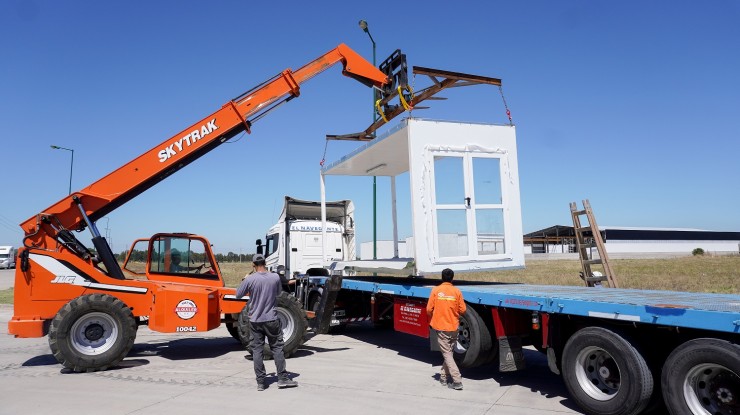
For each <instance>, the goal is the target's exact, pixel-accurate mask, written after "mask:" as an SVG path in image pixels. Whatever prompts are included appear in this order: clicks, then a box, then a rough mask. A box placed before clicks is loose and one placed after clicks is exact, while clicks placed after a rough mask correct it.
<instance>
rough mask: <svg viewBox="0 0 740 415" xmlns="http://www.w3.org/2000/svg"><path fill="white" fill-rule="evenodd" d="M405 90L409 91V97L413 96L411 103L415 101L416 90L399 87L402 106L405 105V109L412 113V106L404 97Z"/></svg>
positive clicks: (408, 87)
mask: <svg viewBox="0 0 740 415" xmlns="http://www.w3.org/2000/svg"><path fill="white" fill-rule="evenodd" d="M404 89H405V90H406V91H408V93H409V95H410V96H411V99H410V100H409V101H413V100H414V90H413V89H412V88H411V87H410V86H408V85H405V86H399V87H398V99H399V100H400V101H401V105H403V109H405V110H406V111H411V106H410V105H409V103H408V102H406V99H405V98H404V96H403V90H404Z"/></svg>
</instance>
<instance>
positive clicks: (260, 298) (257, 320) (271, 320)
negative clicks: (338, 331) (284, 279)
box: [236, 254, 298, 391]
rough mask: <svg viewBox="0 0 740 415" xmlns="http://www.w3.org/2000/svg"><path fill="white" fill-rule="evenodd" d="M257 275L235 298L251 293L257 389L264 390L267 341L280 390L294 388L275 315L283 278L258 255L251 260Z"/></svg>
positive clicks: (245, 281)
mask: <svg viewBox="0 0 740 415" xmlns="http://www.w3.org/2000/svg"><path fill="white" fill-rule="evenodd" d="M252 264H253V265H254V270H255V272H254V273H252V274H250V275H248V276H247V277H246V278H244V280H243V281H242V283H241V284H239V288H237V290H236V298H242V297H244V295H245V294H247V293H249V303H248V304H247V306H248V307H249V329H250V330H251V332H252V341H251V343H250V346H251V348H252V360H253V361H254V373H255V375H256V376H257V390H258V391H263V390H265V376H266V375H267V373H266V372H265V364H264V362H263V356H262V351H263V348H264V346H265V338H267V341H268V343H269V345H270V350H272V355H273V358H274V359H275V366H276V368H277V376H278V388H280V389H282V388H292V387H295V386H298V382H296V381H294V380H292V379H290V378H289V377H288V372H287V371H286V370H285V355H284V354H283V344H284V342H283V328H282V327H281V325H280V320H278V318H277V313H276V312H275V303H276V301H277V297H278V295H280V292H281V291H282V284H281V282H280V276H278V275H277V274H275V273H273V272H269V271H267V268H265V256H264V255H262V254H255V255H254V257H252Z"/></svg>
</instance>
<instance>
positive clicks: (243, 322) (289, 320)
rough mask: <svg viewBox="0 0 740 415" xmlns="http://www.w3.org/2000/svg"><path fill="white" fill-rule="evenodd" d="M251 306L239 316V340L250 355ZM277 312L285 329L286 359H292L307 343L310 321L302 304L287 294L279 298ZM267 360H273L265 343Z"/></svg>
mask: <svg viewBox="0 0 740 415" xmlns="http://www.w3.org/2000/svg"><path fill="white" fill-rule="evenodd" d="M248 306H249V304H247V305H246V306H244V308H243V309H242V311H241V313H240V314H239V321H238V327H239V338H240V340H241V342H242V345H244V346H245V347H246V348H247V350H248V352H249V354H252V349H251V347H250V346H249V344H250V342H251V341H252V333H251V330H249V310H248ZM275 311H276V312H277V316H278V320H280V325H281V326H282V328H283V341H284V342H285V345H284V346H283V353H284V354H285V357H286V358H287V357H290V356H291V355H292V354H293V353H295V351H296V350H298V347H300V346H301V345H302V344H303V343H305V341H306V340H305V335H306V329H307V327H308V320H307V319H306V313H305V312H304V311H303V308H301V303H300V302H299V301H298V299H297V298H295V297H294V296H292V295H288V293H286V292H281V293H280V295H278V297H277V302H276V304H275ZM263 356H264V358H265V359H272V351H271V350H270V347H269V345H268V344H267V343H265V349H264V352H263Z"/></svg>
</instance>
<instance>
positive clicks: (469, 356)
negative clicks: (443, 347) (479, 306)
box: [452, 304, 497, 368]
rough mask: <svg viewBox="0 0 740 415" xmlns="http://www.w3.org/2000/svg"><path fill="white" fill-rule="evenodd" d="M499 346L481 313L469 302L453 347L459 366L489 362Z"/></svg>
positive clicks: (474, 365) (473, 365) (464, 366)
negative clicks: (494, 342)
mask: <svg viewBox="0 0 740 415" xmlns="http://www.w3.org/2000/svg"><path fill="white" fill-rule="evenodd" d="M496 349H497V348H495V347H494V344H493V342H492V340H491V332H490V331H489V330H488V327H487V326H486V323H485V322H484V321H483V319H482V318H481V317H480V315H479V314H478V313H477V312H476V311H475V310H474V309H473V307H471V306H470V305H469V304H468V307H467V311H466V312H465V314H462V315H461V316H460V325H459V326H458V329H457V343H456V344H455V347H454V348H453V349H452V351H453V356H454V357H455V362H456V363H457V366H458V367H461V368H468V367H476V366H480V365H482V364H484V363H486V362H488V361H489V360H490V358H491V354H495V353H496V351H497V350H496Z"/></svg>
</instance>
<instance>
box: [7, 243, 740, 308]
mask: <svg viewBox="0 0 740 415" xmlns="http://www.w3.org/2000/svg"><path fill="white" fill-rule="evenodd" d="M611 264H612V268H613V269H614V272H615V273H616V275H617V281H618V283H619V286H620V288H637V289H649V290H671V291H691V292H709V293H725V294H740V256H738V255H734V256H692V257H681V258H665V259H612V260H611ZM219 267H220V268H221V273H222V274H223V276H224V280H225V282H226V286H227V287H236V286H237V285H239V282H240V281H241V280H242V277H244V275H246V274H248V273H250V272H251V271H252V264H250V263H247V262H244V263H239V262H227V263H222V264H219ZM594 269H595V268H594ZM580 270H581V264H580V262H579V261H578V260H537V261H529V262H528V263H527V268H526V269H521V270H513V271H493V272H476V273H461V274H458V276H457V278H458V279H461V280H470V281H497V282H518V283H525V284H543V285H583V283H582V282H581V279H580V278H579V277H578V273H579V272H580ZM429 278H430V279H436V278H438V277H437V276H430V277H429ZM12 303H13V289H12V288H11V289H8V290H3V291H0V304H12Z"/></svg>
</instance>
